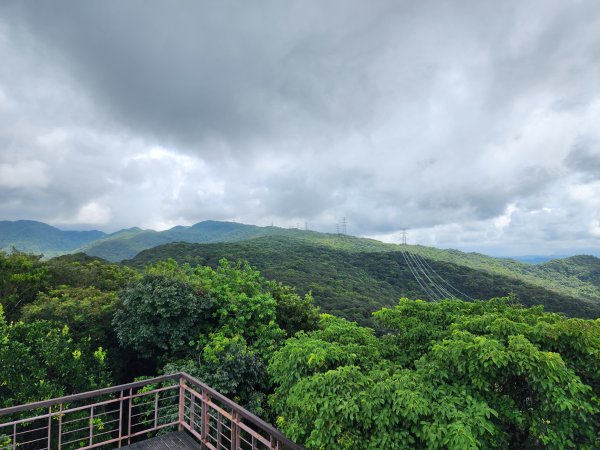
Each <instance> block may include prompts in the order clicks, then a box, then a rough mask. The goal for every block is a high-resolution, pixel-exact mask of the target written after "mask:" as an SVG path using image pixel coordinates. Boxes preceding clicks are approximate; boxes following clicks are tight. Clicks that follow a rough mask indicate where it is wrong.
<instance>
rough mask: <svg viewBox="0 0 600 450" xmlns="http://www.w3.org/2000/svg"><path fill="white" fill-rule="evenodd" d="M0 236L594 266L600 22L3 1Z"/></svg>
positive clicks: (584, 1) (543, 4) (430, 11)
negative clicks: (51, 230)
mask: <svg viewBox="0 0 600 450" xmlns="http://www.w3.org/2000/svg"><path fill="white" fill-rule="evenodd" d="M0 61H2V64H0V218H1V219H18V218H29V219H35V220H42V221H46V222H49V223H51V224H54V225H57V226H60V227H63V228H99V229H103V230H107V231H111V230H116V229H118V228H121V227H129V226H142V227H150V228H159V229H164V228H168V227H170V226H174V225H177V224H192V223H195V222H197V221H200V220H205V219H220V220H236V221H242V222H246V223H256V224H259V225H267V224H270V223H272V222H273V223H275V225H280V226H297V224H301V226H303V225H304V223H305V222H308V223H309V226H310V227H311V228H312V229H316V230H319V231H325V232H333V231H335V225H336V223H337V222H339V221H340V219H341V217H346V218H347V220H348V232H349V233H351V234H356V235H363V236H373V237H377V238H381V239H385V240H390V241H398V240H400V235H399V230H400V229H401V228H403V227H406V228H409V229H410V237H409V241H412V242H413V243H422V244H431V245H437V246H443V247H457V248H461V249H465V250H479V251H483V252H488V253H493V254H526V253H529V254H531V253H533V254H540V253H563V252H564V253H573V252H579V251H585V252H592V253H594V252H595V253H600V245H599V242H600V241H599V239H600V129H599V128H598V123H600V86H599V83H598V80H600V5H599V4H598V2H596V1H595V0H579V1H578V0H573V1H558V0H557V1H552V0H551V1H547V0H543V1H542V0H539V1H536V0H527V1H506V2H500V3H499V2H491V1H490V2H488V1H475V0H473V1H464V2H447V1H443V0H439V1H422V2H409V1H369V2H365V1H332V2H326V3H323V2H317V1H291V2H278V1H266V2H262V3H261V4H260V6H259V5H257V4H251V3H248V2H238V1H223V2H209V1H176V2H154V1H128V2H122V1H110V0H109V1H104V2H77V1H54V2H44V3H39V2H33V1H14V2H11V1H7V2H2V4H0Z"/></svg>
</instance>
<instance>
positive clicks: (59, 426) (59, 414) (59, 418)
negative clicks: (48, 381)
mask: <svg viewBox="0 0 600 450" xmlns="http://www.w3.org/2000/svg"><path fill="white" fill-rule="evenodd" d="M62 410H63V405H62V403H61V404H60V405H59V406H58V450H60V449H61V448H62V416H63V415H62Z"/></svg>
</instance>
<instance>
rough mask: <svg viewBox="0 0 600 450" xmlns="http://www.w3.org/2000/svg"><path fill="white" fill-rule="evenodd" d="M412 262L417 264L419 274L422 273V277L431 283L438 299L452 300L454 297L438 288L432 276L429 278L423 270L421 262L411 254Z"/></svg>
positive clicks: (428, 274)
mask: <svg viewBox="0 0 600 450" xmlns="http://www.w3.org/2000/svg"><path fill="white" fill-rule="evenodd" d="M411 256H412V258H413V261H414V262H415V263H416V264H417V267H418V268H419V269H420V270H421V272H422V273H423V275H425V278H427V280H429V282H430V283H431V286H432V288H433V290H435V291H437V292H438V294H439V295H440V299H444V298H450V299H452V298H454V296H453V295H452V294H451V293H450V292H448V291H447V290H446V289H444V288H443V287H441V286H439V285H438V284H437V283H436V282H435V281H433V275H432V276H430V273H429V271H427V270H426V269H425V266H424V265H423V264H421V262H420V261H419V259H418V258H417V255H416V254H414V253H413V254H411Z"/></svg>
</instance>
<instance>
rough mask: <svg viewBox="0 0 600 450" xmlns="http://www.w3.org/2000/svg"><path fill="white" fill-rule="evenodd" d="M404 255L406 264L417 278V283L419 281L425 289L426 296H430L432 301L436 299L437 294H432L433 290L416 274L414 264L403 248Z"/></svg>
mask: <svg viewBox="0 0 600 450" xmlns="http://www.w3.org/2000/svg"><path fill="white" fill-rule="evenodd" d="M401 253H402V256H404V261H405V262H406V265H407V266H408V269H409V270H410V272H411V273H412V275H413V277H414V278H415V280H417V283H419V286H420V287H421V289H422V290H423V293H424V294H425V296H426V297H429V300H431V301H435V295H432V292H431V290H430V289H429V288H427V287H426V286H425V285H424V284H423V283H422V282H421V279H420V278H419V276H418V275H417V274H416V272H415V271H414V270H413V267H412V264H411V263H410V261H409V260H408V257H407V256H406V253H407V252H405V251H404V250H401Z"/></svg>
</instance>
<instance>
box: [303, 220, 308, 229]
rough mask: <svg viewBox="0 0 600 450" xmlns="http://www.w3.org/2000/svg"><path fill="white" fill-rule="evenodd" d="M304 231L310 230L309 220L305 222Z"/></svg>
mask: <svg viewBox="0 0 600 450" xmlns="http://www.w3.org/2000/svg"><path fill="white" fill-rule="evenodd" d="M304 231H308V222H304Z"/></svg>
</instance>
